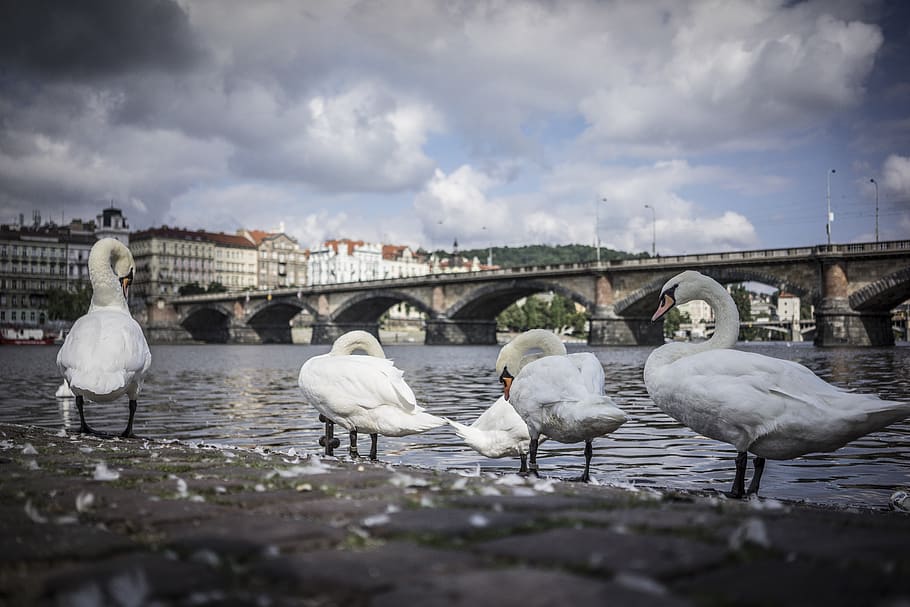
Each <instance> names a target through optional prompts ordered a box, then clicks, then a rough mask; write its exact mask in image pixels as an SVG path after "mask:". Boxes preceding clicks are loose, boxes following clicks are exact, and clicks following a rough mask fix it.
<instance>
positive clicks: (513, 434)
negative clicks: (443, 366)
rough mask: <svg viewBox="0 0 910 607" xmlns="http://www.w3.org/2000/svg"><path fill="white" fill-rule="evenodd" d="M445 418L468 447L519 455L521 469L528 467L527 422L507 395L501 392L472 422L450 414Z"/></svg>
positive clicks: (493, 453)
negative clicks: (463, 420) (458, 419)
mask: <svg viewBox="0 0 910 607" xmlns="http://www.w3.org/2000/svg"><path fill="white" fill-rule="evenodd" d="M445 420H446V421H447V422H448V423H449V425H450V426H452V428H454V429H455V433H456V434H457V435H458V436H460V437H461V438H462V440H464V442H466V443H467V444H468V446H469V447H471V448H472V449H474V450H475V451H477V452H478V453H480V454H481V455H483V456H486V457H492V458H499V457H515V456H516V455H517V456H518V457H519V458H520V459H521V468H520V469H519V473H523V472H527V471H528V449H529V447H530V444H531V435H530V433H528V425H527V424H526V423H525V420H523V419H522V418H521V416H520V415H518V413H517V412H516V411H515V407H513V406H512V405H511V404H509V401H507V400H506V399H505V397H504V396H500V397H499V398H498V399H497V400H496V402H495V403H493V404H492V405H491V406H490V408H489V409H487V410H486V411H484V412H483V413H481V414H480V417H478V418H477V419H476V420H474V423H472V424H471V425H470V426H467V425H465V424H461V423H459V422H456V421H455V420H452V419H449V418H445Z"/></svg>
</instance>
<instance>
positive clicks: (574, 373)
mask: <svg viewBox="0 0 910 607" xmlns="http://www.w3.org/2000/svg"><path fill="white" fill-rule="evenodd" d="M557 344H558V345H557ZM534 348H539V349H541V350H542V351H543V353H544V356H543V357H541V358H537V359H536V360H530V362H526V361H528V360H529V357H528V353H529V352H530V351H531V350H532V349H534ZM496 372H497V373H498V374H499V379H500V381H501V382H502V384H503V395H504V396H505V398H506V400H508V401H509V403H511V405H512V406H513V407H514V408H515V411H516V412H517V413H518V415H520V416H521V418H522V419H523V420H524V421H525V423H526V424H527V426H528V433H529V434H530V437H531V440H530V445H529V462H528V469H529V471H530V472H531V473H532V474H535V475H536V474H537V470H538V467H537V448H538V446H539V444H540V437H541V435H546V437H547V438H550V439H553V440H555V441H558V442H560V443H577V442H580V441H584V443H585V469H584V472H583V473H582V475H581V476H580V477H578V478H577V479H573V480H578V481H583V482H588V481H589V480H590V478H591V476H590V468H591V457H592V455H593V453H594V448H593V446H592V441H593V440H594V439H595V438H596V437H598V436H604V435H606V434H609V433H611V432H613V431H615V430H616V429H617V428H619V427H620V426H621V425H623V424H624V423H625V422H626V421H627V419H628V418H627V417H626V414H625V413H623V412H622V410H620V409H619V408H618V407H617V406H616V405H615V404H614V403H613V400H612V399H611V398H610V397H609V396H606V395H605V394H604V370H603V366H601V364H600V361H599V360H597V357H596V356H594V355H593V354H591V353H590V352H581V353H578V354H569V355H567V354H565V346H563V344H562V342H561V341H560V340H559V338H558V337H556V335H554V334H553V333H551V332H550V331H546V330H543V329H532V330H530V331H526V332H525V333H522V334H521V335H518V336H517V337H515V339H513V340H512V341H510V342H509V343H508V344H506V345H505V346H503V348H502V350H501V351H500V352H499V357H498V358H497V359H496Z"/></svg>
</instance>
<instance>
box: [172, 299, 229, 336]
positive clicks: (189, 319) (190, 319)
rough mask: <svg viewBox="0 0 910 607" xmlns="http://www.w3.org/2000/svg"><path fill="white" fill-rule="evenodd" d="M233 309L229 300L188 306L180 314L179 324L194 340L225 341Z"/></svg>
mask: <svg viewBox="0 0 910 607" xmlns="http://www.w3.org/2000/svg"><path fill="white" fill-rule="evenodd" d="M232 316H233V310H232V309H231V306H230V304H229V302H207V303H202V304H197V305H194V306H191V307H190V308H188V309H187V310H186V311H185V312H184V313H183V314H181V315H180V321H179V322H180V326H181V327H183V328H184V329H185V330H186V331H187V332H188V333H189V334H190V335H191V336H192V338H193V339H194V340H196V341H204V342H210V343H218V344H223V343H227V341H228V339H229V338H230V324H231V317H232Z"/></svg>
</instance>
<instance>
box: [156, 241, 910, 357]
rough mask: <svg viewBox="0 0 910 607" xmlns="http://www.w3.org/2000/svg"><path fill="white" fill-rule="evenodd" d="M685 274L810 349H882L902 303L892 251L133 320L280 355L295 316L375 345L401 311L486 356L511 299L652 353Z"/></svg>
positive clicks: (459, 282) (221, 299)
mask: <svg viewBox="0 0 910 607" xmlns="http://www.w3.org/2000/svg"><path fill="white" fill-rule="evenodd" d="M685 269H696V270H699V271H700V272H702V273H704V274H707V275H709V276H712V277H713V278H715V279H716V280H718V281H719V282H721V283H724V284H727V283H734V282H745V281H756V282H760V283H764V284H767V285H771V286H774V287H778V288H780V289H783V290H786V291H789V292H791V293H794V294H795V295H798V296H799V297H800V298H804V299H808V300H809V301H811V302H812V303H813V304H814V305H815V321H816V327H817V329H816V334H815V343H816V345H819V346H840V345H853V346H870V345H871V346H879V345H892V344H893V343H894V333H893V331H892V327H891V310H892V309H893V308H895V307H896V306H897V305H898V304H900V303H901V302H903V301H905V300H907V299H908V298H910V240H901V241H891V242H881V243H860V244H848V245H827V246H825V245H820V246H814V247H802V248H791V249H768V250H756V251H736V252H729V253H709V254H697V255H680V256H672V257H656V258H650V259H633V260H622V261H604V262H600V263H597V262H590V263H576V264H560V265H550V266H534V267H520V268H507V269H501V270H489V271H483V272H470V273H462V274H436V275H428V276H420V277H414V278H402V279H391V280H377V281H370V282H356V283H344V284H335V285H320V286H313V287H304V288H300V289H297V288H292V289H284V290H275V291H271V292H266V291H243V292H231V293H221V294H212V295H194V296H186V297H175V298H172V299H167V300H164V299H162V300H159V301H155V302H151V303H150V304H148V305H147V308H146V310H145V311H144V314H143V313H140V314H139V317H140V321H143V323H144V325H145V327H146V330H147V332H148V334H149V338H150V339H151V340H153V341H157V342H161V341H184V340H196V341H205V342H216V343H226V342H233V343H290V342H291V329H290V324H291V320H292V319H293V318H294V317H296V316H297V315H298V314H301V313H306V314H308V315H309V316H308V317H307V318H311V319H312V321H311V322H310V324H311V325H312V328H313V332H312V343H314V344H326V343H331V342H332V341H333V340H334V339H335V338H336V337H338V336H339V335H341V334H342V333H344V332H345V331H349V330H351V329H365V330H367V331H370V332H372V333H374V334H378V323H379V319H380V317H381V316H382V314H383V313H384V312H386V311H387V310H388V309H389V308H390V307H391V306H392V305H394V304H397V303H400V302H407V303H408V304H410V306H411V307H413V308H415V309H417V310H420V311H422V312H423V313H425V315H426V343H427V344H494V343H496V320H495V319H496V316H497V315H498V314H499V313H500V312H502V311H503V310H504V309H505V308H507V307H508V306H509V305H510V304H512V303H513V302H515V301H516V300H518V299H520V298H522V297H526V296H528V295H532V294H535V293H541V292H556V293H559V294H561V295H564V296H566V297H568V298H570V299H572V300H573V301H575V302H577V303H579V304H581V305H582V306H584V308H585V309H586V310H587V312H588V315H589V318H590V327H591V331H590V335H589V340H588V341H589V343H590V344H591V345H635V344H659V343H663V327H662V323H652V322H651V321H650V318H651V314H652V312H653V311H654V309H655V308H656V306H657V298H658V295H659V290H660V288H661V287H662V286H663V284H664V283H665V282H666V281H667V280H668V279H669V278H671V277H672V276H674V275H675V274H677V273H678V272H681V271H682V270H685Z"/></svg>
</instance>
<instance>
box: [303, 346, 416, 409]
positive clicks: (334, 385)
mask: <svg viewBox="0 0 910 607" xmlns="http://www.w3.org/2000/svg"><path fill="white" fill-rule="evenodd" d="M403 376H404V373H403V372H402V371H401V369H398V368H397V367H395V365H394V364H393V363H392V361H390V360H388V359H385V358H376V357H373V356H354V355H351V356H327V355H324V356H316V357H314V358H311V359H310V360H308V361H307V362H306V363H304V365H303V367H301V369H300V376H299V377H298V383H299V384H300V388H301V390H303V392H304V396H305V397H307V396H308V397H310V399H311V401H312V402H314V404H315V402H317V401H324V402H327V403H332V404H333V405H335V406H342V407H343V408H345V409H346V408H347V407H349V406H351V407H362V408H366V409H371V408H375V407H379V406H382V405H394V406H397V407H399V408H401V409H402V410H403V411H406V412H414V411H420V410H422V407H418V406H417V399H416V398H415V397H414V392H413V390H411V387H410V386H408V384H407V383H405V381H404V377H403ZM333 408H335V407H334V406H333Z"/></svg>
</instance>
